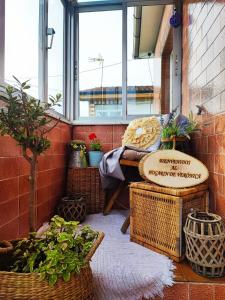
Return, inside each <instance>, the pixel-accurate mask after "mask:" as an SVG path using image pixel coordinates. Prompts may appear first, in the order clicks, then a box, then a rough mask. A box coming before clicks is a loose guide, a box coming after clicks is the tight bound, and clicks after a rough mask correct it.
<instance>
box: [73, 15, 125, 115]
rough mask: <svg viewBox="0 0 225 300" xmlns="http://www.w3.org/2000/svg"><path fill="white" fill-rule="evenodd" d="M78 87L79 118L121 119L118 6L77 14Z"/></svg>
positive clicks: (120, 48)
mask: <svg viewBox="0 0 225 300" xmlns="http://www.w3.org/2000/svg"><path fill="white" fill-rule="evenodd" d="M103 24H104V26H103ZM79 91H80V92H79V100H80V101H79V103H80V105H79V110H80V117H81V118H85V117H86V118H89V119H90V118H92V119H96V118H101V119H102V118H112V117H113V119H117V118H120V119H121V117H122V12H121V11H120V10H119V11H105V12H93V13H92V12H90V13H81V14H80V15H79Z"/></svg>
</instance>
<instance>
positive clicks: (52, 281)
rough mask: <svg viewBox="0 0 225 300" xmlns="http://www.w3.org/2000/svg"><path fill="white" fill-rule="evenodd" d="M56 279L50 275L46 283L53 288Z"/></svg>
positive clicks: (53, 275)
mask: <svg viewBox="0 0 225 300" xmlns="http://www.w3.org/2000/svg"><path fill="white" fill-rule="evenodd" d="M57 279H58V277H57V275H56V274H51V275H50V276H49V278H48V282H49V285H50V286H53V285H55V284H56V281H57Z"/></svg>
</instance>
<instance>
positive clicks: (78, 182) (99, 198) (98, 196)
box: [67, 167, 105, 214]
mask: <svg viewBox="0 0 225 300" xmlns="http://www.w3.org/2000/svg"><path fill="white" fill-rule="evenodd" d="M74 194H81V195H84V196H85V199H86V207H87V213H88V214H94V213H99V212H102V211H103V208H104V204H105V195H104V192H103V190H102V186H101V179H100V174H99V170H98V168H90V167H89V168H72V169H68V177H67V195H74Z"/></svg>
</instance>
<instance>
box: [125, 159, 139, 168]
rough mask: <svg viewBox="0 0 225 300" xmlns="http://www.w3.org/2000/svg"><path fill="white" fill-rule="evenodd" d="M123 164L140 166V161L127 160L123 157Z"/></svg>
mask: <svg viewBox="0 0 225 300" xmlns="http://www.w3.org/2000/svg"><path fill="white" fill-rule="evenodd" d="M120 165H121V166H128V167H138V165H139V161H136V160H127V159H121V160H120Z"/></svg>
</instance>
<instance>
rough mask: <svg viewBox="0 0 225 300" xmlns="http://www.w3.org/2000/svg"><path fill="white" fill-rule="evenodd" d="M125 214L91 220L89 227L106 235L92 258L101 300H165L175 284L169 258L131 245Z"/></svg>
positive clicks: (92, 217) (97, 216) (88, 219)
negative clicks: (161, 298)
mask: <svg viewBox="0 0 225 300" xmlns="http://www.w3.org/2000/svg"><path fill="white" fill-rule="evenodd" d="M124 213H125V212H123V211H119V210H117V211H112V212H111V213H110V215H108V216H103V215H102V214H94V215H89V216H87V219H86V221H85V223H87V224H90V225H91V226H92V227H93V228H95V229H98V230H100V231H103V232H104V233H105V238H104V239H103V242H102V243H101V245H100V246H99V248H98V249H97V251H96V253H95V255H94V256H93V258H92V262H91V267H92V271H93V276H94V283H95V290H96V299H97V300H139V299H141V298H142V297H143V296H144V297H145V298H149V299H152V298H154V297H155V296H156V295H159V296H162V295H163V293H162V291H163V288H164V287H165V286H171V285H172V284H173V269H174V266H173V264H172V261H171V260H170V259H169V258H167V257H166V256H163V255H160V254H158V253H156V252H153V251H151V250H149V249H146V248H144V247H142V246H140V245H138V244H136V243H133V242H130V240H129V239H130V235H129V232H128V233H127V234H122V233H121V231H120V227H121V225H122V223H123V221H124V220H125V215H124Z"/></svg>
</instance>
